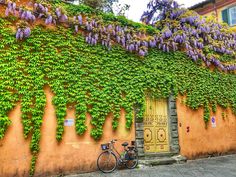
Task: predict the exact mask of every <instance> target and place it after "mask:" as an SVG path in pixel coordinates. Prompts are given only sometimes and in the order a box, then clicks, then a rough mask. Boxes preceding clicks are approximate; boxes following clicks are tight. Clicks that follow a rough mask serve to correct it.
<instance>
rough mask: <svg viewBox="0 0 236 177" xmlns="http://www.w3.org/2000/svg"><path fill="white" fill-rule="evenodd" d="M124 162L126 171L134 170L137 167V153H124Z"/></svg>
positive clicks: (132, 151)
mask: <svg viewBox="0 0 236 177" xmlns="http://www.w3.org/2000/svg"><path fill="white" fill-rule="evenodd" d="M125 160H126V162H125V166H126V167H127V168H128V169H134V168H136V167H137V165H138V153H137V152H136V151H134V150H129V151H126V154H125Z"/></svg>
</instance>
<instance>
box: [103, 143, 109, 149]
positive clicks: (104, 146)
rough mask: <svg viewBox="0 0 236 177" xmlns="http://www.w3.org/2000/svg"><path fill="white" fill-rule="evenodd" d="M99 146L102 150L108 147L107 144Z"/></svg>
mask: <svg viewBox="0 0 236 177" xmlns="http://www.w3.org/2000/svg"><path fill="white" fill-rule="evenodd" d="M101 148H102V150H107V149H109V144H102V145H101Z"/></svg>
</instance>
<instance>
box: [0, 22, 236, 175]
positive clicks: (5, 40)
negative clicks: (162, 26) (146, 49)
mask: <svg viewBox="0 0 236 177" xmlns="http://www.w3.org/2000/svg"><path fill="white" fill-rule="evenodd" d="M8 20H11V21H13V22H14V19H10V18H8ZM8 20H6V19H4V18H0V70H1V72H0V104H1V107H0V138H3V137H4V134H5V131H6V129H7V127H8V126H9V125H10V119H9V118H8V116H7V114H8V112H9V111H10V110H12V109H13V108H14V106H15V105H16V103H17V102H20V103H21V111H22V124H23V127H24V136H25V138H28V137H29V135H32V140H31V144H30V149H31V152H32V154H33V158H32V162H31V171H30V173H31V175H33V173H34V169H35V164H36V159H37V154H38V152H39V151H40V147H39V141H40V137H41V130H40V129H41V125H42V123H43V119H42V117H43V114H44V108H45V105H46V96H45V93H44V90H43V89H44V87H45V86H47V85H48V86H50V88H51V89H52V91H53V93H54V94H55V96H54V98H53V104H54V106H55V108H56V117H57V135H56V139H57V140H58V141H60V140H62V137H63V132H64V125H63V124H64V118H65V116H66V109H67V107H68V106H74V107H75V109H76V132H77V133H78V135H82V134H83V133H84V132H85V131H86V130H87V125H86V124H85V121H86V113H89V114H90V115H91V116H92V119H91V122H90V123H91V125H92V127H93V128H92V130H91V132H90V134H91V136H92V137H93V138H94V139H99V138H100V137H101V136H102V133H103V125H104V123H105V120H106V116H107V115H108V114H109V113H112V115H113V122H112V126H113V128H114V129H116V128H117V126H118V122H119V117H120V109H121V108H124V109H125V111H126V127H127V128H128V129H129V128H130V127H131V125H132V122H133V109H134V108H135V109H138V110H140V111H139V112H138V115H137V117H139V118H140V119H142V115H143V112H144V108H145V95H149V96H151V97H154V98H157V99H158V98H168V97H169V95H170V94H171V93H174V95H175V96H177V95H178V94H183V95H184V94H186V96H187V98H186V104H187V105H188V106H189V107H190V108H192V109H198V108H200V107H203V108H204V112H205V114H204V120H205V121H206V122H207V121H208V120H209V117H210V109H212V110H213V111H214V112H215V111H216V105H219V106H221V107H223V108H227V107H230V108H231V109H232V110H233V112H234V113H235V114H236V89H235V88H236V77H235V74H233V73H232V74H230V73H229V74H226V73H221V72H219V71H218V70H217V69H215V70H214V71H211V70H209V69H206V68H204V67H203V65H202V64H201V63H198V65H196V63H194V62H192V61H190V60H189V59H188V57H187V56H186V55H185V54H183V53H182V52H173V53H172V52H170V53H164V52H162V51H158V50H151V51H150V53H149V55H148V56H147V57H146V58H142V57H138V56H137V55H135V54H132V53H129V52H126V51H124V49H122V48H121V47H119V46H114V47H113V48H112V50H110V51H107V50H106V49H105V47H103V46H101V45H97V46H90V45H88V44H87V43H86V42H85V41H84V38H83V37H82V36H80V35H74V32H73V31H72V30H71V29H65V28H62V27H57V30H49V29H45V28H43V27H40V26H38V27H35V28H34V29H33V30H32V34H31V37H30V38H28V39H27V40H24V41H21V42H17V41H16V40H15V36H14V33H13V32H12V30H11V29H10V26H9V25H10V23H9V22H8ZM222 60H225V59H222Z"/></svg>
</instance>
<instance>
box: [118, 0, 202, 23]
mask: <svg viewBox="0 0 236 177" xmlns="http://www.w3.org/2000/svg"><path fill="white" fill-rule="evenodd" d="M149 1H150V0H120V1H119V2H120V3H126V4H129V5H130V9H129V11H128V12H127V15H126V16H127V17H128V18H129V19H131V20H133V21H136V22H138V21H139V20H140V17H141V15H142V13H143V12H144V11H145V10H146V8H147V4H148V2H149ZM176 1H177V2H178V3H179V4H183V6H184V7H190V6H192V5H194V4H197V3H199V2H202V1H203V0H176Z"/></svg>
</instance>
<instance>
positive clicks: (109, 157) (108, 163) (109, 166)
mask: <svg viewBox="0 0 236 177" xmlns="http://www.w3.org/2000/svg"><path fill="white" fill-rule="evenodd" d="M97 166H98V169H99V170H100V171H102V172H103V173H111V172H113V171H114V170H115V169H116V167H117V158H116V156H115V154H114V153H113V152H110V151H104V152H102V153H101V154H100V155H99V157H98V159H97Z"/></svg>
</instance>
